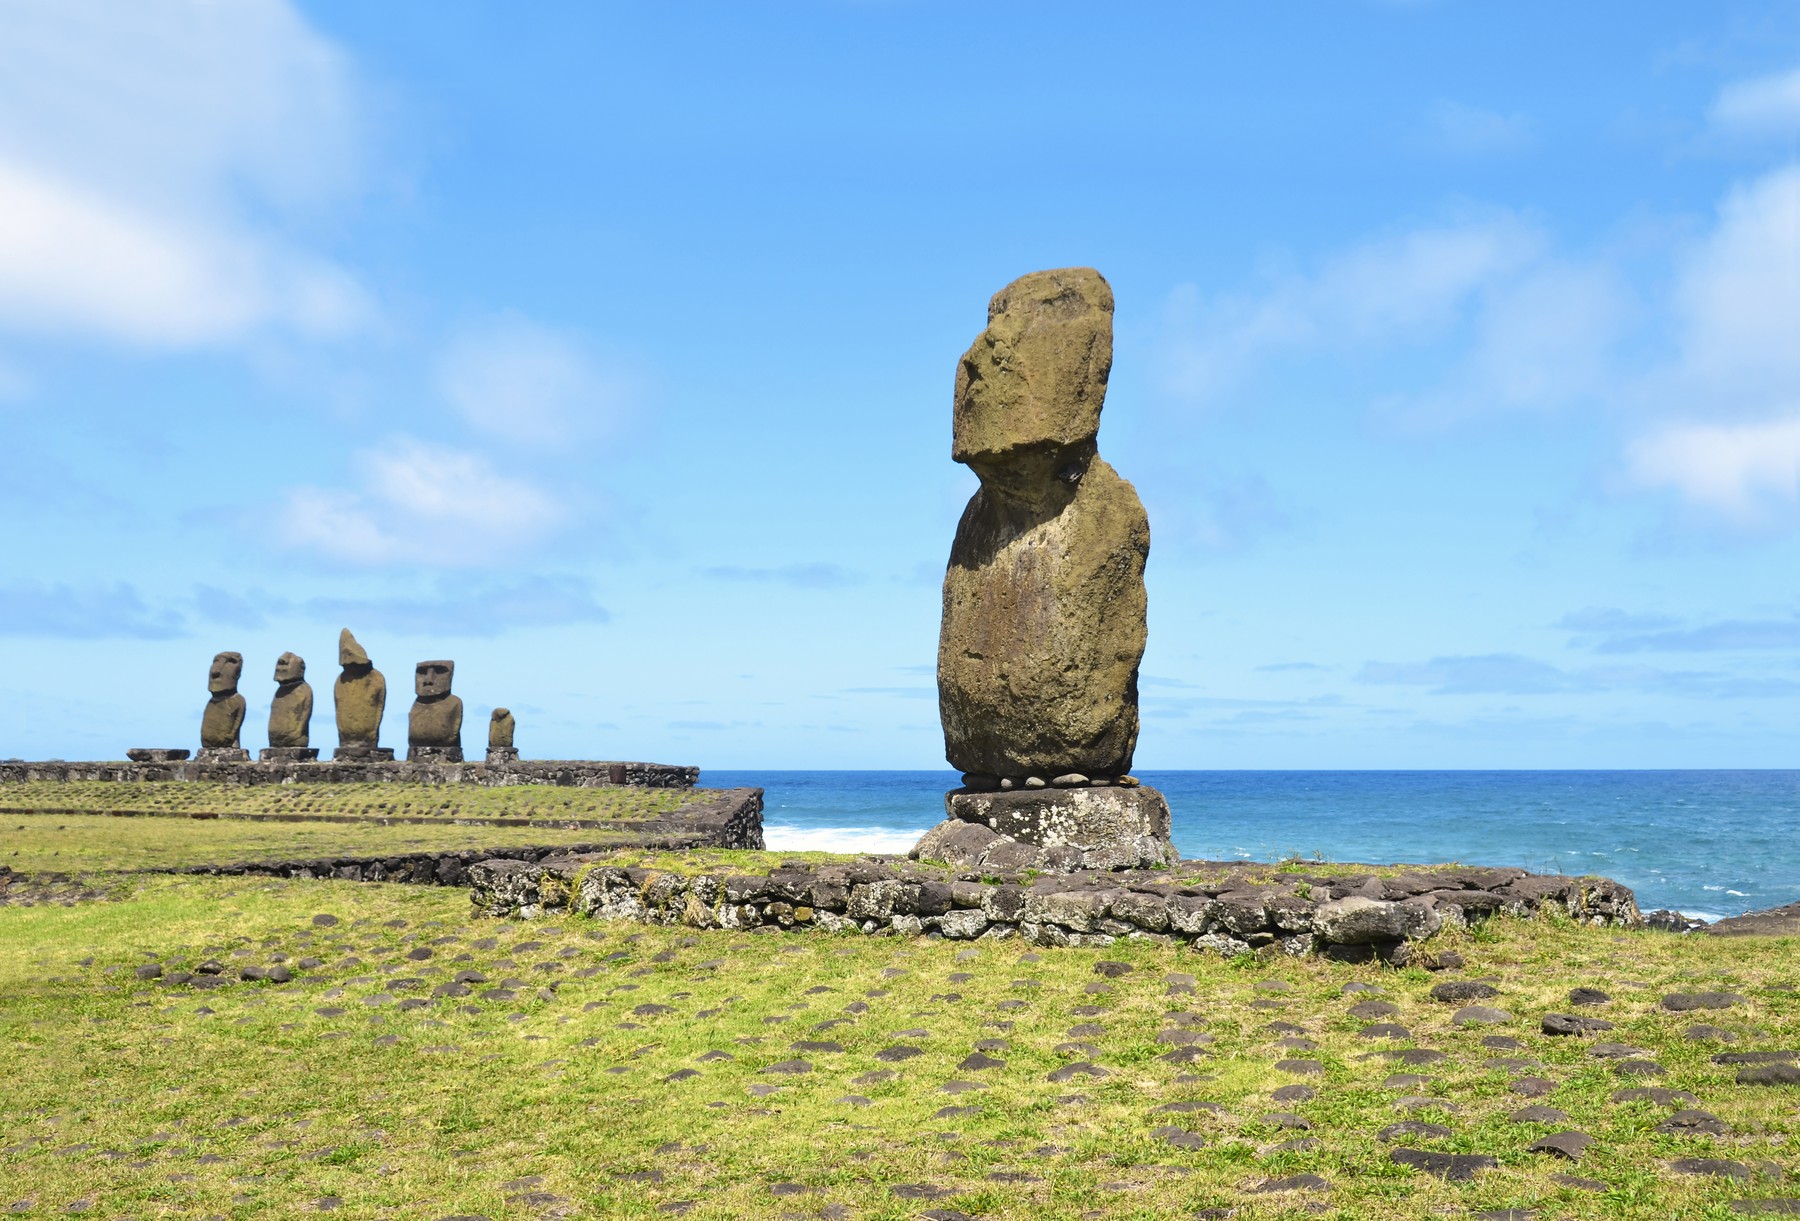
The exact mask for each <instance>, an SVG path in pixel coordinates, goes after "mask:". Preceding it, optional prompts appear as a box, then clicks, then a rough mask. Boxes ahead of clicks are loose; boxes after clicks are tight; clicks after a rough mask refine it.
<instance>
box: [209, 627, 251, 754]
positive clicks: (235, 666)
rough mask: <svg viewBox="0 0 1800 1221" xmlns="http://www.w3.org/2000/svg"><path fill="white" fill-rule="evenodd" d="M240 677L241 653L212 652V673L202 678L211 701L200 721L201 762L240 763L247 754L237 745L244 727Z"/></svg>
mask: <svg viewBox="0 0 1800 1221" xmlns="http://www.w3.org/2000/svg"><path fill="white" fill-rule="evenodd" d="M243 676H244V655H243V654H242V653H216V654H214V655H213V659H212V670H211V671H210V672H209V673H208V674H207V676H206V689H207V690H208V691H210V692H212V698H211V699H209V700H207V701H206V712H205V713H204V714H203V715H202V716H201V718H200V754H199V756H198V758H199V760H200V762H202V763H242V762H245V761H247V760H248V759H249V758H250V752H249V751H247V750H245V749H243V748H242V747H241V746H239V745H238V735H239V733H240V732H242V730H243V728H244V697H243V696H241V695H239V694H238V680H239V679H240V678H242V677H243Z"/></svg>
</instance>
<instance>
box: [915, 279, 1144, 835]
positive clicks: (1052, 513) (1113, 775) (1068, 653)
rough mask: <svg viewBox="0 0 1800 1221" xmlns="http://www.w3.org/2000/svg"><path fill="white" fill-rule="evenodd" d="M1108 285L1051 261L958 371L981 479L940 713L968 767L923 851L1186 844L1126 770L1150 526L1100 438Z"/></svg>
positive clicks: (1108, 359)
mask: <svg viewBox="0 0 1800 1221" xmlns="http://www.w3.org/2000/svg"><path fill="white" fill-rule="evenodd" d="M1112 315H1113V296H1112V289H1111V288H1110V287H1109V286H1108V285H1107V283H1106V281H1105V279H1103V278H1102V277H1101V275H1100V273H1099V272H1097V271H1094V270H1092V269H1091V268H1085V267H1077V268H1065V269H1062V270H1057V271H1040V272H1035V273H1033V274H1031V275H1028V276H1025V277H1023V278H1021V279H1018V280H1015V281H1014V282H1013V283H1011V284H1009V285H1007V286H1006V287H1005V288H1003V289H1001V290H1000V291H999V292H998V293H997V294H995V296H994V298H993V300H992V301H991V302H990V303H989V304H988V326H987V329H986V330H985V331H983V332H982V333H981V334H980V335H979V336H977V337H976V339H975V342H974V343H973V344H972V345H971V346H970V348H969V350H968V351H967V352H965V353H964V354H963V357H962V360H961V362H960V363H959V364H958V366H957V371H956V392H955V405H954V434H953V444H952V449H951V456H952V457H953V458H954V459H955V460H956V461H958V462H962V463H966V464H967V465H968V466H969V467H970V468H971V469H973V470H974V472H975V473H976V475H977V476H979V477H980V479H981V488H980V490H979V491H977V492H976V493H975V495H974V497H973V498H972V499H970V501H969V504H968V507H967V508H966V509H964V510H963V515H962V520H961V521H960V522H959V523H958V525H957V528H956V540H955V542H954V544H953V545H952V546H951V550H950V563H949V567H948V569H947V571H946V572H945V575H944V607H943V623H942V629H941V632H940V635H939V639H938V711H939V716H940V718H941V719H942V721H943V727H944V753H945V755H946V757H947V758H948V759H949V761H950V763H951V765H952V766H954V767H956V768H957V769H958V770H959V771H961V772H963V773H964V776H963V785H964V787H963V788H961V789H958V790H955V791H954V792H952V793H951V794H949V796H948V797H947V798H946V802H945V804H946V809H947V812H948V814H949V815H950V819H949V821H947V822H945V823H944V824H942V825H940V826H939V827H937V828H935V829H934V830H932V831H931V832H929V833H928V834H927V835H926V837H925V839H923V840H921V841H920V842H919V845H918V847H916V848H915V849H914V855H915V856H925V857H929V858H932V859H948V860H952V861H955V862H956V863H959V864H972V863H977V862H989V863H992V864H994V865H996V866H998V867H1002V868H1023V867H1036V868H1053V869H1076V868H1108V869H1116V868H1131V867H1141V866H1150V865H1159V864H1164V863H1167V862H1168V861H1171V860H1173V859H1174V857H1175V853H1174V849H1173V847H1172V846H1171V845H1170V842H1169V809H1168V804H1167V803H1166V802H1165V801H1164V800H1163V798H1162V795H1161V794H1160V793H1157V792H1156V791H1155V790H1152V789H1146V788H1143V787H1141V786H1139V785H1138V783H1137V781H1136V780H1135V779H1134V778H1133V777H1132V776H1130V775H1129V772H1130V769H1131V758H1132V752H1133V751H1134V749H1135V748H1136V746H1137V732H1138V662H1139V661H1140V660H1141V659H1142V657H1143V654H1144V641H1145V607H1146V599H1145V592H1144V562H1145V560H1146V559H1147V558H1148V556H1149V553H1150V524H1149V520H1148V518H1147V517H1146V516H1145V514H1144V506H1143V504H1142V503H1141V502H1140V501H1139V500H1138V497H1137V492H1136V491H1135V490H1134V489H1133V488H1132V486H1131V485H1130V484H1129V483H1127V482H1126V481H1125V480H1123V479H1121V478H1120V477H1119V475H1118V473H1117V472H1116V471H1114V470H1113V468H1112V467H1111V466H1109V465H1107V463H1106V462H1105V461H1104V460H1103V459H1102V458H1101V457H1100V455H1099V451H1098V448H1097V444H1096V439H1097V437H1098V434H1099V430H1100V409H1101V406H1102V404H1103V403H1104V402H1105V399H1106V382H1107V378H1108V376H1109V375H1110V373H1111V371H1112Z"/></svg>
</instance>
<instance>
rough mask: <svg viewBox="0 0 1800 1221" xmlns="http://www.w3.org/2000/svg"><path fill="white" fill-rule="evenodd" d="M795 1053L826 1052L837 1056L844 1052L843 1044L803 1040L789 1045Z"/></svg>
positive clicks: (822, 1040) (820, 1040)
mask: <svg viewBox="0 0 1800 1221" xmlns="http://www.w3.org/2000/svg"><path fill="white" fill-rule="evenodd" d="M788 1046H789V1048H790V1049H792V1050H794V1051H809V1052H824V1053H827V1054H832V1055H835V1054H837V1053H839V1052H842V1051H843V1050H844V1048H843V1045H842V1044H841V1043H833V1042H830V1041H829V1040H825V1039H801V1040H800V1041H799V1042H798V1043H790V1044H788Z"/></svg>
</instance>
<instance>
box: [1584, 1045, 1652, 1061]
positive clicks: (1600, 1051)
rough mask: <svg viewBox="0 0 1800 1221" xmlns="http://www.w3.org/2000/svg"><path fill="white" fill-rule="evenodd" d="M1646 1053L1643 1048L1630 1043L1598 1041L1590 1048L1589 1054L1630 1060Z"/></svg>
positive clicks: (1598, 1057) (1604, 1057)
mask: <svg viewBox="0 0 1800 1221" xmlns="http://www.w3.org/2000/svg"><path fill="white" fill-rule="evenodd" d="M1644 1054H1645V1052H1644V1049H1643V1048H1641V1047H1633V1046H1632V1045H1631V1044H1629V1043H1596V1044H1594V1045H1593V1046H1592V1047H1590V1048H1588V1055H1590V1056H1593V1057H1594V1058H1596V1059H1599V1060H1628V1059H1630V1058H1632V1057H1633V1056H1641V1055H1644Z"/></svg>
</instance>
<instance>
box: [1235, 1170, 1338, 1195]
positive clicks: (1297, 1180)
mask: <svg viewBox="0 0 1800 1221" xmlns="http://www.w3.org/2000/svg"><path fill="white" fill-rule="evenodd" d="M1330 1190H1331V1184H1330V1183H1329V1182H1327V1181H1326V1180H1325V1179H1322V1178H1320V1177H1319V1176H1318V1175H1316V1174H1296V1175H1291V1176H1289V1177H1288V1178H1285V1179H1270V1180H1269V1181H1268V1182H1266V1183H1262V1184H1260V1185H1258V1186H1256V1187H1252V1188H1250V1194H1251V1195H1253V1196H1261V1195H1269V1194H1272V1193H1274V1192H1280V1191H1330Z"/></svg>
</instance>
